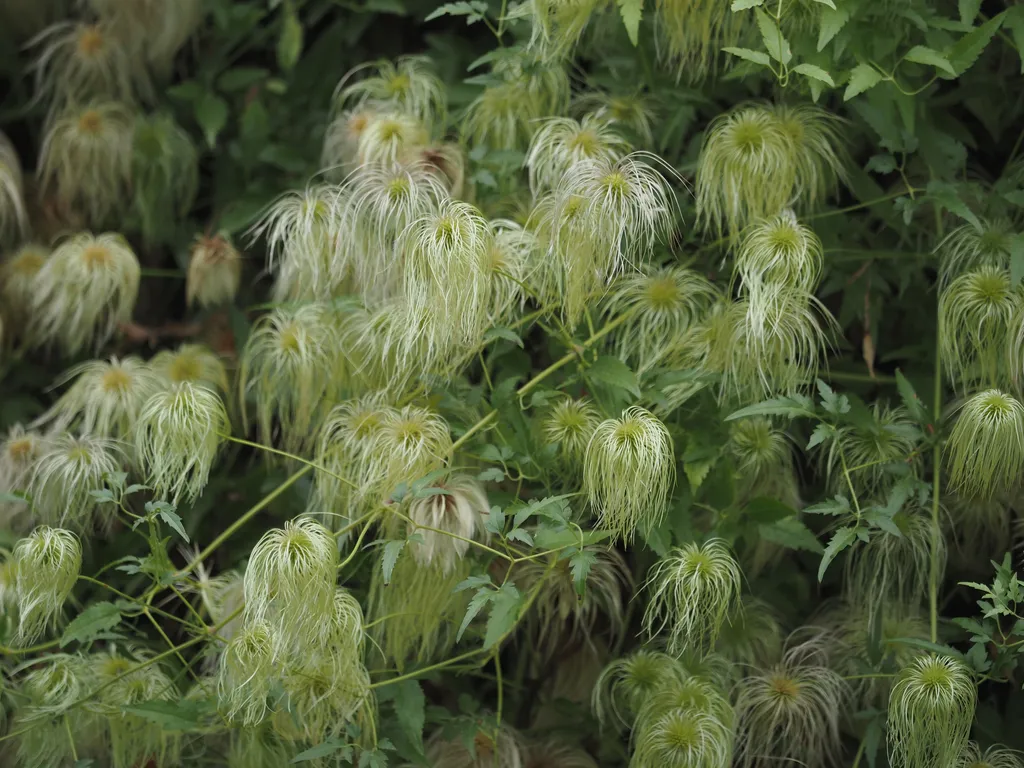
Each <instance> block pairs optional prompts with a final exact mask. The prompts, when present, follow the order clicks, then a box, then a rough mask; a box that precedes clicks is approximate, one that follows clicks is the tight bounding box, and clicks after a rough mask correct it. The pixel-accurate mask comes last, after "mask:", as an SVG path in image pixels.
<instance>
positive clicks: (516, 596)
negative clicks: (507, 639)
mask: <svg viewBox="0 0 1024 768" xmlns="http://www.w3.org/2000/svg"><path fill="white" fill-rule="evenodd" d="M524 600H525V596H524V595H522V594H520V593H519V590H518V589H516V586H515V584H512V583H511V582H506V583H505V584H504V585H502V587H501V589H499V590H498V591H497V592H495V593H493V596H492V598H491V613H490V615H489V616H488V617H487V630H486V632H485V633H484V648H491V647H492V646H494V645H496V644H497V643H498V642H500V640H501V638H502V637H504V635H505V634H506V633H507V632H508V631H509V630H510V629H512V627H513V626H515V623H516V620H517V619H518V618H519V608H520V606H521V605H522V604H523V601H524Z"/></svg>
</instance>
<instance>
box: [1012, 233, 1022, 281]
mask: <svg viewBox="0 0 1024 768" xmlns="http://www.w3.org/2000/svg"><path fill="white" fill-rule="evenodd" d="M1021 278H1024V235H1014V236H1013V237H1011V238H1010V281H1011V282H1012V283H1013V285H1014V286H1017V285H1019V284H1020V281H1021Z"/></svg>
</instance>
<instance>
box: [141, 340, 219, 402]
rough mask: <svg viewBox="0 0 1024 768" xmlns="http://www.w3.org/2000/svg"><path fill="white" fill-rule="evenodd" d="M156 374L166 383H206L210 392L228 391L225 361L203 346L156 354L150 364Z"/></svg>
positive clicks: (181, 347)
mask: <svg viewBox="0 0 1024 768" xmlns="http://www.w3.org/2000/svg"><path fill="white" fill-rule="evenodd" d="M149 367H150V369H151V370H152V371H153V373H154V374H156V375H157V376H159V377H160V378H161V379H162V380H163V384H164V385H167V384H179V383H181V382H183V381H187V382H189V383H191V384H205V385H206V386H208V387H210V388H211V389H220V390H221V391H222V392H227V389H228V374H227V370H225V368H224V363H223V361H222V360H221V359H220V358H219V357H218V356H217V355H216V354H214V353H213V351H212V350H211V349H210V348H209V347H206V346H203V345H202V344H182V345H181V346H179V347H178V348H177V349H174V350H171V349H164V350H161V351H160V352H157V353H156V354H155V355H154V356H153V359H152V360H150V361H149Z"/></svg>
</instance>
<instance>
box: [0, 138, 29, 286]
mask: <svg viewBox="0 0 1024 768" xmlns="http://www.w3.org/2000/svg"><path fill="white" fill-rule="evenodd" d="M27 231H28V213H27V211H26V209H25V190H24V181H23V178H22V172H21V162H20V161H19V160H18V153H17V151H16V150H15V149H14V145H13V144H11V142H10V139H8V138H7V136H6V134H4V133H3V132H2V131H0V245H3V244H7V243H16V242H18V241H20V240H21V238H22V236H23V235H24V234H25V233H26V232H27ZM4 271H6V270H4ZM4 292H5V293H6V288H5V289H4Z"/></svg>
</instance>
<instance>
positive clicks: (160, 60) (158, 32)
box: [88, 0, 203, 80]
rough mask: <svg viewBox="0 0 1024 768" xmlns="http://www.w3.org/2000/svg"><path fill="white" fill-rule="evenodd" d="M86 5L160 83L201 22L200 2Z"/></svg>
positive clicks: (92, 0)
mask: <svg viewBox="0 0 1024 768" xmlns="http://www.w3.org/2000/svg"><path fill="white" fill-rule="evenodd" d="M88 4H89V5H90V6H91V7H92V10H93V11H94V12H95V13H96V15H97V16H99V17H100V18H101V19H103V20H104V21H108V22H109V23H110V24H111V26H112V27H113V29H114V30H115V32H116V34H117V37H118V38H119V39H121V40H124V41H126V42H127V43H128V44H129V45H131V46H132V48H131V50H132V55H133V56H134V57H135V58H136V59H140V60H144V61H145V62H146V63H147V64H149V67H150V69H152V70H153V73H154V74H155V75H156V76H157V77H158V78H159V79H161V80H166V79H167V78H168V77H169V76H170V74H171V69H172V66H173V64H174V59H175V56H176V55H177V53H178V51H179V50H181V48H182V46H184V45H185V43H186V42H188V39H189V38H190V37H192V35H193V34H194V33H195V31H196V29H197V28H198V27H199V24H200V23H201V22H202V20H203V7H202V0H142V1H141V2H138V1H136V2H124V1H123V0H88Z"/></svg>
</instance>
